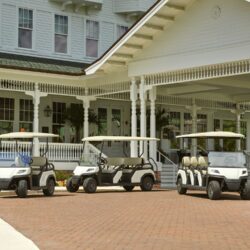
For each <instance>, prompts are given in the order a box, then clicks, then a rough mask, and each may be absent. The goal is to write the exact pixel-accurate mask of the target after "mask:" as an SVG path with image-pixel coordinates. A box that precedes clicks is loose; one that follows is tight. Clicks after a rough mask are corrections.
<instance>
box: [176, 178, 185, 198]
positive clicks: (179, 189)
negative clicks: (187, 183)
mask: <svg viewBox="0 0 250 250" xmlns="http://www.w3.org/2000/svg"><path fill="white" fill-rule="evenodd" d="M177 191H178V194H186V193H187V189H186V188H184V187H182V179H181V177H180V178H178V181H177Z"/></svg>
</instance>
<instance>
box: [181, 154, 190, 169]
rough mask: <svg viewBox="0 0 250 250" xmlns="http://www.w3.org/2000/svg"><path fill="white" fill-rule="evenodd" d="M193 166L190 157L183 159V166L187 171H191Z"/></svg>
mask: <svg viewBox="0 0 250 250" xmlns="http://www.w3.org/2000/svg"><path fill="white" fill-rule="evenodd" d="M190 165H191V161H190V157H189V156H184V157H183V158H182V166H183V167H184V168H186V169H189V167H190Z"/></svg>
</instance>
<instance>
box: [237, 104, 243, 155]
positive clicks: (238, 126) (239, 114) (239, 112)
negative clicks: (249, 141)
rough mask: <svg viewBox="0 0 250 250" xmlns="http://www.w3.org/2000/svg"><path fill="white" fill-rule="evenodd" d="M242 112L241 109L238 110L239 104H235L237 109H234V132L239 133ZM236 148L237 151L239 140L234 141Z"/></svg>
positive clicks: (239, 147)
mask: <svg viewBox="0 0 250 250" xmlns="http://www.w3.org/2000/svg"><path fill="white" fill-rule="evenodd" d="M241 114H243V112H242V110H240V106H239V105H238V104H237V110H236V132H237V133H239V134H240V133H241V126H240V116H241ZM236 149H237V150H238V151H240V150H241V140H237V141H236Z"/></svg>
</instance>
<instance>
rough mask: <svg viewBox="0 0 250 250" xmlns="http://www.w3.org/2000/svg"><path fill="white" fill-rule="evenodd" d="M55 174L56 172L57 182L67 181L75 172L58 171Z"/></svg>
mask: <svg viewBox="0 0 250 250" xmlns="http://www.w3.org/2000/svg"><path fill="white" fill-rule="evenodd" d="M55 172H56V180H57V181H64V180H67V179H68V178H69V177H70V176H72V174H73V171H69V170H56V171H55Z"/></svg>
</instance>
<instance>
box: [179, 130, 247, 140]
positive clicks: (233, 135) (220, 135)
mask: <svg viewBox="0 0 250 250" xmlns="http://www.w3.org/2000/svg"><path fill="white" fill-rule="evenodd" d="M176 138H211V139H212V138H221V139H222V138H231V139H244V138H245V136H244V135H243V134H239V133H234V132H225V131H210V132H204V133H193V134H186V135H178V136H176Z"/></svg>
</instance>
